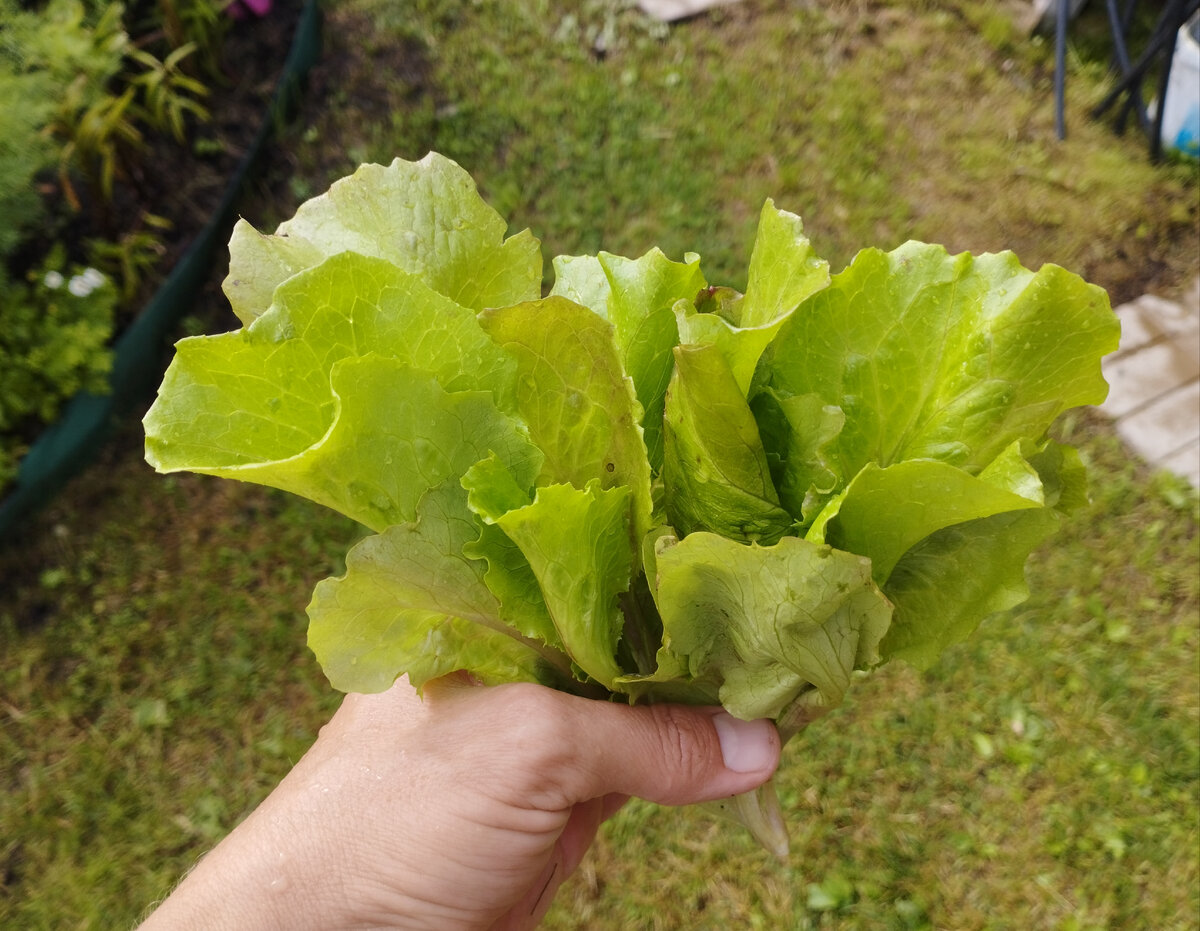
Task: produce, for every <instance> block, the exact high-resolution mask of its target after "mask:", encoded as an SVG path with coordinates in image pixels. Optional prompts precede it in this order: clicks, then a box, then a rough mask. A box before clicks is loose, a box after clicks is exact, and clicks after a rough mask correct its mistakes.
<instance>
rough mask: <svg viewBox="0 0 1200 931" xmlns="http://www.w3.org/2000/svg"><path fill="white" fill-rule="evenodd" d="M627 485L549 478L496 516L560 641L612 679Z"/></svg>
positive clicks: (591, 669) (626, 571)
mask: <svg viewBox="0 0 1200 931" xmlns="http://www.w3.org/2000/svg"><path fill="white" fill-rule="evenodd" d="M630 497H631V495H630V492H629V489H628V488H620V487H618V488H607V489H605V488H601V487H600V483H599V482H598V481H593V482H591V483H589V484H588V486H587V488H585V489H579V488H573V487H571V486H570V485H547V486H544V487H541V488H539V489H538V490H537V493H536V495H535V497H534V500H533V501H532V502H531V503H530V504H528V505H526V506H525V507H522V508H517V509H515V510H510V511H507V512H505V513H504V514H502V515H500V516H499V517H497V518H496V519H495V524H496V526H498V527H499V528H500V529H501V530H503V531H504V533H505V534H506V535H507V536H508V537H509V539H511V540H512V541H513V542H514V543H515V544H516V545H517V546H518V547H519V548H520V550H521V552H522V554H524V556H525V558H526V560H527V561H528V563H529V566H530V567H531V569H532V571H533V575H534V577H535V578H536V579H537V582H538V586H539V588H540V589H541V593H542V598H543V599H544V601H545V604H546V607H547V608H548V610H549V613H550V617H551V618H552V619H553V622H554V628H555V630H556V631H557V633H558V642H559V643H561V644H562V646H563V649H564V651H565V652H566V653H567V654H568V655H569V656H570V657H571V659H572V660H573V661H574V663H575V664H576V665H577V666H578V667H579V669H580V670H582V671H583V673H585V674H586V675H587V676H589V677H590V678H592V679H594V680H595V681H597V682H599V683H600V684H601V685H604V686H606V687H611V686H612V685H613V683H614V681H615V680H616V679H617V678H618V677H619V676H620V675H621V673H622V670H621V668H620V667H619V665H618V664H617V659H616V656H617V643H618V641H619V640H620V638H621V631H622V628H623V626H624V618H623V616H622V614H621V609H620V605H619V604H618V597H619V596H620V595H621V594H622V593H623V592H625V591H627V590H628V588H629V584H630V579H631V575H632V569H633V552H632V550H631V549H630V546H629V542H628V541H629V503H630Z"/></svg>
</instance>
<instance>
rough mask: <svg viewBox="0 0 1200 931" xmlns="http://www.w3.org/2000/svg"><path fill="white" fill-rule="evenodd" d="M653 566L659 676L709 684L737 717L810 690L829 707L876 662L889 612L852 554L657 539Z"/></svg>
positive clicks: (706, 537) (761, 712) (794, 541)
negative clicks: (659, 626) (856, 674)
mask: <svg viewBox="0 0 1200 931" xmlns="http://www.w3.org/2000/svg"><path fill="white" fill-rule="evenodd" d="M657 569H658V572H657V575H658V578H657V589H656V592H655V596H656V600H657V603H658V606H659V611H660V612H661V614H662V621H663V628H664V635H663V650H664V656H663V660H664V661H665V666H666V673H667V675H670V674H672V673H675V672H678V671H682V670H685V669H686V673H687V675H688V676H689V677H690V678H691V679H692V680H693V681H699V682H704V681H709V682H715V683H716V684H717V686H718V692H719V695H720V700H721V704H722V705H724V706H725V708H726V710H728V711H729V712H730V713H731V714H734V715H737V716H738V717H742V718H746V719H752V718H760V717H770V718H777V717H779V716H781V715H783V714H784V713H785V711H786V710H787V709H788V708H789V707H790V706H791V705H792V704H793V703H795V702H796V701H797V700H799V699H801V696H803V695H804V694H805V693H806V692H809V691H811V690H813V689H816V690H817V691H819V692H820V694H821V697H822V703H823V705H824V706H825V707H826V708H832V707H834V706H836V705H837V704H839V703H840V702H841V700H842V696H843V695H844V694H845V691H846V688H847V687H848V686H849V684H850V678H851V674H852V673H853V671H854V670H855V669H865V668H869V667H870V666H872V665H874V664H875V663H876V662H877V661H878V659H879V654H878V647H879V643H880V641H881V639H882V638H883V636H884V634H885V633H886V631H887V628H888V623H889V619H890V617H891V612H892V608H891V605H890V604H889V603H888V601H887V599H886V598H885V597H884V596H883V595H882V594H881V593H880V591H879V589H878V588H877V587H876V586H875V584H874V583H873V582H872V580H871V565H870V562H869V561H868V560H867V559H865V558H863V557H861V556H855V555H853V554H851V553H845V552H840V551H838V550H835V549H833V548H831V547H828V546H821V545H817V544H813V543H809V542H807V541H805V540H802V539H800V538H798V537H785V538H784V539H782V540H780V541H779V542H778V543H777V544H775V545H774V546H770V547H760V546H757V545H746V544H742V543H738V542H736V541H733V540H728V539H725V538H723V537H720V536H718V535H716V534H711V533H694V534H691V535H689V536H687V537H685V538H684V539H683V540H680V541H679V542H678V543H676V544H674V545H670V540H669V538H664V541H660V545H659V548H658V553H657Z"/></svg>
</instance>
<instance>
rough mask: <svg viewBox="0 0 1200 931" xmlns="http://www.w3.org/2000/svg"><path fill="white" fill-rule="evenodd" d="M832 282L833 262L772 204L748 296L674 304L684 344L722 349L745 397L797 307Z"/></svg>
mask: <svg viewBox="0 0 1200 931" xmlns="http://www.w3.org/2000/svg"><path fill="white" fill-rule="evenodd" d="M828 284H829V263H828V262H826V261H825V260H824V259H820V258H817V256H816V255H815V254H814V252H813V249H812V245H811V243H810V242H809V241H808V237H807V236H805V235H804V226H803V224H802V223H801V220H800V218H799V217H798V216H796V215H795V214H794V213H788V212H787V211H785V210H779V209H778V208H776V206H775V204H774V203H773V202H772V201H770V200H768V201H767V202H766V203H765V204H763V208H762V212H761V213H760V215H759V224H758V232H757V234H756V235H755V240H754V251H753V253H752V254H751V257H750V275H749V280H748V282H747V285H746V293H745V295H738V294H737V292H734V291H731V290H730V289H710V293H708V294H706V295H701V297H700V299H699V300H697V301H677V302H676V303H675V306H674V312H675V318H676V325H677V326H678V327H679V342H680V344H681V345H685V346H689V345H693V346H717V347H718V348H719V349H720V351H721V353H722V354H723V355H724V356H725V359H726V361H727V362H728V363H729V369H730V371H731V372H733V377H734V380H735V381H736V382H737V384H738V387H739V388H740V389H741V392H742V395H743V396H745V395H746V393H747V391H748V389H749V387H750V383H751V379H752V377H753V375H754V369H755V366H756V365H757V364H758V360H759V357H760V356H761V355H762V353H763V350H765V349H766V348H767V346H768V345H769V344H770V342H771V341H772V340H773V339H774V338H775V336H776V334H777V333H778V332H779V330H780V329H781V328H782V327H783V325H784V323H786V322H787V320H788V318H789V317H790V316H791V315H792V313H793V311H795V309H796V307H797V306H798V305H799V304H800V303H801V302H802V301H804V300H805V299H806V298H808V297H810V296H811V295H813V294H815V293H817V292H818V291H820V290H821V289H822V288H824V287H826V286H827V285H828Z"/></svg>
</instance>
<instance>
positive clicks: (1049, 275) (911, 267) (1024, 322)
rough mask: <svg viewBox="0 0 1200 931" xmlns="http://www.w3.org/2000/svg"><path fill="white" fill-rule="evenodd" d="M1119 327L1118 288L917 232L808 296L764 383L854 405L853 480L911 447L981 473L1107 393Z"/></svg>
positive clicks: (764, 371)
mask: <svg viewBox="0 0 1200 931" xmlns="http://www.w3.org/2000/svg"><path fill="white" fill-rule="evenodd" d="M1118 336H1119V325H1118V323H1117V321H1116V317H1115V316H1114V315H1113V313H1112V311H1111V309H1110V307H1109V303H1108V296H1107V295H1106V294H1105V292H1104V291H1103V290H1102V289H1100V288H1098V287H1096V286H1094V285H1089V284H1087V283H1086V282H1084V281H1083V280H1082V279H1080V278H1079V277H1077V276H1075V275H1072V274H1070V273H1069V272H1066V271H1064V270H1063V269H1061V268H1059V267H1057V266H1054V265H1046V266H1043V267H1042V269H1041V270H1039V271H1037V272H1032V271H1029V270H1028V269H1025V268H1022V267H1021V265H1020V264H1019V263H1018V261H1017V259H1016V257H1015V256H1013V255H1012V254H1011V253H1001V254H998V255H982V256H979V257H973V256H971V255H969V254H966V253H963V254H961V255H955V256H952V255H949V254H948V253H947V252H946V250H945V249H943V248H942V247H940V246H931V245H925V244H923V243H914V242H910V243H907V244H905V245H904V246H901V247H900V248H899V249H896V250H895V251H893V252H890V253H884V252H880V251H878V250H875V249H868V250H864V251H863V252H861V253H859V255H858V256H857V257H856V258H855V260H854V262H853V263H851V265H850V266H849V267H848V268H847V269H846V270H845V271H843V272H841V273H840V274H838V275H836V276H834V278H833V279H832V282H831V284H830V286H829V287H828V288H827V289H825V290H824V291H821V292H820V293H818V294H815V295H814V296H813V297H812V298H810V299H809V300H808V301H806V302H805V303H804V305H803V306H802V307H801V308H800V309H799V310H798V311H797V312H796V313H795V314H793V315H792V317H791V318H790V320H789V321H788V322H787V323H786V324H785V325H784V327H783V328H782V329H781V330H780V332H779V335H778V337H777V339H776V340H775V342H774V343H773V344H772V345H771V347H770V349H769V350H768V351H767V352H766V353H765V354H764V356H763V359H762V362H761V365H760V367H759V370H758V373H757V375H756V385H759V386H761V387H768V388H771V389H773V390H774V391H775V392H777V394H778V395H779V396H780V397H794V396H795V397H802V396H809V395H813V396H816V397H817V398H818V399H820V401H821V403H822V404H823V405H829V406H832V407H838V408H841V410H842V411H843V413H844V415H845V425H844V426H843V428H842V429H841V431H840V432H839V433H838V435H837V437H836V438H835V439H834V440H833V442H832V443H831V444H830V445H829V447H828V450H827V452H828V462H829V464H830V467H831V468H832V469H833V471H835V472H836V474H837V476H838V480H839V484H842V483H845V482H849V481H850V480H851V479H853V477H854V476H856V475H857V474H858V473H859V472H860V471H861V470H862V469H863V467H865V466H866V465H867V464H868V463H876V464H877V465H879V466H881V467H886V466H890V465H893V464H895V463H898V462H903V461H905V460H909V459H936V460H940V461H942V462H946V463H949V464H951V465H954V466H957V467H959V468H962V469H964V470H966V471H968V472H971V473H973V474H974V473H978V472H979V471H980V470H981V469H983V468H984V467H985V466H986V465H987V464H988V463H990V462H991V461H992V460H994V459H995V458H996V457H997V456H998V455H999V454H1000V452H1001V451H1002V450H1003V449H1004V448H1005V447H1007V446H1009V445H1010V444H1011V443H1012V442H1014V441H1015V440H1018V439H1021V438H1028V439H1032V440H1037V439H1038V438H1040V437H1041V436H1042V435H1043V434H1044V433H1045V431H1046V430H1047V428H1048V427H1049V426H1050V424H1051V422H1052V421H1053V420H1054V419H1055V417H1057V416H1058V415H1059V414H1060V413H1062V412H1063V411H1064V410H1066V409H1068V408H1071V407H1075V406H1078V405H1082V404H1098V403H1100V402H1101V401H1103V400H1104V397H1105V395H1106V393H1107V390H1108V388H1107V384H1106V383H1105V381H1104V378H1103V376H1102V375H1101V372H1100V357H1101V356H1103V355H1104V354H1106V353H1108V352H1112V351H1113V350H1115V349H1116V347H1117V340H1118ZM775 452H777V453H779V454H780V455H782V451H781V450H775ZM802 468H808V466H803V465H802ZM805 481H806V479H805V478H804V477H800V478H798V479H797V480H796V481H795V482H794V484H795V485H796V486H802V485H804V484H805ZM827 497H828V496H827Z"/></svg>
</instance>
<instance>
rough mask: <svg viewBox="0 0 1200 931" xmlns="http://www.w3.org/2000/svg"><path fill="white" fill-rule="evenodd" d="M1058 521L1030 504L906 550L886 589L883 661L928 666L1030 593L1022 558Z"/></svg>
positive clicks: (953, 529)
mask: <svg viewBox="0 0 1200 931" xmlns="http://www.w3.org/2000/svg"><path fill="white" fill-rule="evenodd" d="M1060 523H1061V518H1060V517H1059V515H1058V513H1057V512H1056V511H1053V510H1050V509H1049V508H1028V509H1024V510H1019V511H1005V512H1003V513H1000V514H995V515H993V516H991V517H984V518H980V519H979V520H974V521H969V522H967V523H964V524H956V525H954V526H952V527H946V528H945V529H943V530H939V531H938V532H937V533H934V534H931V535H930V536H929V537H927V538H926V539H924V540H922V541H921V542H920V543H918V544H917V545H916V546H914V547H913V548H912V549H910V550H909V551H908V552H907V553H905V554H904V556H902V557H901V558H900V560H899V562H897V563H896V566H895V567H894V568H893V569H892V572H891V574H890V575H889V577H888V580H887V582H886V583H885V584H884V586H883V590H884V593H885V594H886V595H887V597H888V598H889V599H890V600H891V601H892V603H893V604H894V605H895V606H896V612H895V615H894V617H893V619H892V626H891V628H890V629H889V630H888V633H887V636H886V637H885V638H884V641H883V643H882V644H881V646H880V651H881V654H882V656H883V658H884V660H886V661H890V660H893V659H900V660H904V661H906V662H908V663H909V664H911V665H913V666H916V667H917V668H919V669H925V668H928V667H929V666H932V665H933V664H934V663H935V662H936V661H937V659H938V658H939V657H940V656H941V655H942V652H943V651H944V650H945V649H946V648H947V647H950V646H952V645H953V644H955V643H958V642H959V641H961V640H965V639H966V638H967V637H968V636H969V635H970V634H971V633H972V632H973V631H974V630H975V628H976V627H978V626H979V624H980V622H981V621H982V620H984V619H985V618H987V617H988V616H989V615H992V614H995V613H997V612H1000V611H1007V610H1008V609H1009V608H1013V607H1015V606H1016V605H1019V604H1020V603H1021V602H1023V601H1024V600H1025V599H1026V598H1028V597H1029V588H1028V585H1027V584H1026V582H1025V563H1026V561H1027V560H1028V559H1029V554H1030V553H1032V552H1033V551H1034V550H1035V549H1036V548H1037V547H1038V546H1039V545H1041V543H1043V542H1044V541H1045V540H1046V539H1047V538H1048V537H1049V536H1050V535H1051V534H1053V533H1054V532H1055V531H1056V530H1057V529H1058V526H1059V524H1060Z"/></svg>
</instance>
